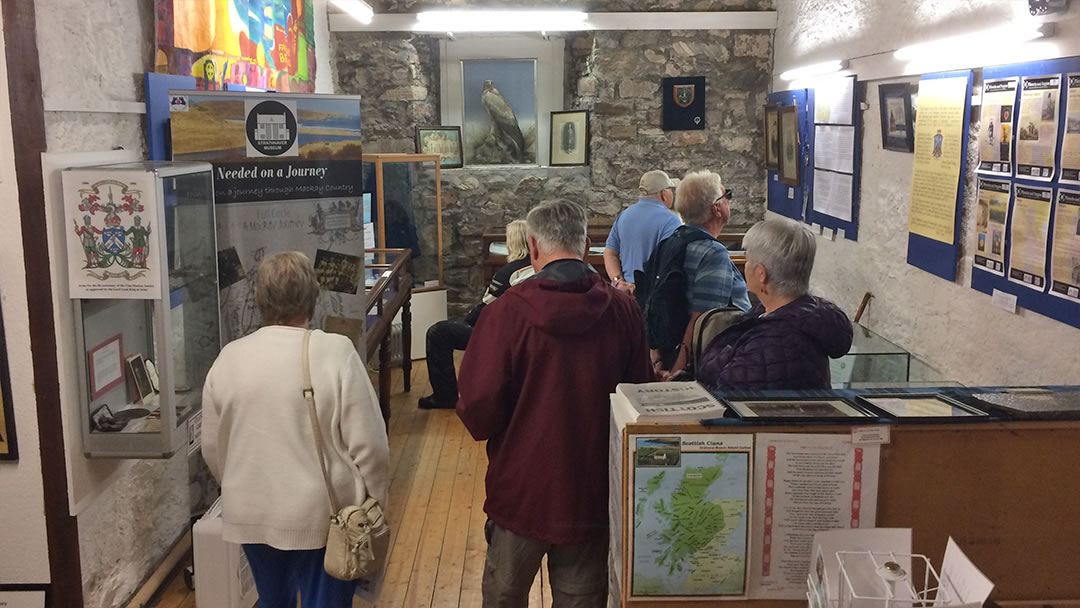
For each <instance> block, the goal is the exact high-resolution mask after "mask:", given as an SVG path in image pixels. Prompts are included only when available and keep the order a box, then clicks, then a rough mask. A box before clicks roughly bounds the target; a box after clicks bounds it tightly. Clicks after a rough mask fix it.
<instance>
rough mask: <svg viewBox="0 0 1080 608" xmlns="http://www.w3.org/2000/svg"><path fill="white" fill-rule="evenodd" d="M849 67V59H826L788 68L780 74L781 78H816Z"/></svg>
mask: <svg viewBox="0 0 1080 608" xmlns="http://www.w3.org/2000/svg"><path fill="white" fill-rule="evenodd" d="M846 67H847V61H841V60H839V59H837V60H835V61H825V62H822V63H815V64H813V65H808V66H806V67H801V68H795V69H794V70H788V71H786V72H784V73H782V74H780V79H781V80H801V79H803V78H814V77H815V76H825V75H827V74H832V73H834V72H839V71H840V70H842V69H844V68H846Z"/></svg>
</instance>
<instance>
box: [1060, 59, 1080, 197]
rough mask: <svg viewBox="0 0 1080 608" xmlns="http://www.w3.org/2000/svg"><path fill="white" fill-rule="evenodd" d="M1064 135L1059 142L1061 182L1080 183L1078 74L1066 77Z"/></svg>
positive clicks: (1079, 85) (1079, 81)
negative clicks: (1066, 104) (1060, 142)
mask: <svg viewBox="0 0 1080 608" xmlns="http://www.w3.org/2000/svg"><path fill="white" fill-rule="evenodd" d="M1066 83H1067V85H1068V91H1067V95H1066V100H1067V103H1068V104H1069V105H1068V106H1067V108H1068V109H1067V110H1066V112H1065V137H1064V139H1063V141H1062V144H1061V182H1062V183H1068V184H1080V74H1069V75H1068V78H1067V79H1066Z"/></svg>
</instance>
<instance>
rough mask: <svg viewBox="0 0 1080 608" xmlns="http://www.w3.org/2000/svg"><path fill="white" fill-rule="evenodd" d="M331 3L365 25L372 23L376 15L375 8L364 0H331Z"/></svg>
mask: <svg viewBox="0 0 1080 608" xmlns="http://www.w3.org/2000/svg"><path fill="white" fill-rule="evenodd" d="M330 4H333V5H334V6H335V7H336V8H337V9H338V10H340V11H342V12H344V13H346V14H348V15H349V16H350V17H352V18H353V19H356V20H357V21H359V22H360V23H363V24H364V25H371V20H372V18H374V17H375V9H373V8H371V5H370V4H368V3H367V2H364V0H330Z"/></svg>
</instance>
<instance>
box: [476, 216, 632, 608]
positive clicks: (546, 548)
mask: <svg viewBox="0 0 1080 608" xmlns="http://www.w3.org/2000/svg"><path fill="white" fill-rule="evenodd" d="M586 222H587V217H586V213H585V210H584V209H583V208H582V207H580V206H579V205H576V204H574V203H571V202H563V201H556V202H551V203H545V204H543V205H540V206H538V207H536V208H535V209H533V210H532V211H531V212H530V213H529V216H528V229H529V252H530V254H531V258H532V264H533V267H534V268H535V269H536V272H537V274H536V275H534V276H533V278H532V279H531V280H529V281H525V282H523V283H520V284H518V285H515V286H514V287H511V288H510V289H509V290H508V291H507V292H506V293H505V294H504V295H503V296H502V297H501V298H499V299H497V300H495V301H494V302H492V303H491V304H489V305H488V306H487V307H486V308H485V309H484V311H483V313H482V314H481V319H482V322H480V323H477V327H476V329H475V330H474V332H473V335H472V337H471V338H470V340H469V349H468V350H467V351H465V359H464V361H463V362H462V364H461V373H460V380H459V390H460V392H461V399H460V400H459V401H458V405H457V412H458V415H459V416H460V417H461V420H462V422H464V423H465V426H466V428H468V429H469V432H470V433H472V436H473V437H474V438H475V439H477V440H478V441H483V440H487V442H488V444H487V453H488V460H489V463H488V472H487V501H486V502H485V503H484V511H485V512H486V513H487V516H488V523H487V527H486V530H485V531H486V533H487V538H488V553H487V564H486V565H485V567H484V580H483V595H484V604H483V605H484V608H493V607H498V608H503V607H507V608H518V607H522V608H524V607H525V606H527V605H528V596H529V588H530V587H531V586H532V582H533V579H534V578H535V577H536V572H537V570H539V568H540V561H541V559H542V558H543V557H544V555H545V554H546V555H547V556H548V571H549V573H550V575H551V590H552V595H553V604H552V605H553V606H554V608H565V607H578V606H581V607H585V606H589V607H594V606H595V607H603V606H604V605H605V603H606V601H607V600H606V587H607V526H608V522H607V479H608V469H607V467H608V458H607V454H608V445H607V443H608V420H609V403H610V402H609V395H610V393H612V392H613V391H614V390H615V385H616V384H618V383H620V382H648V381H651V380H652V379H653V372H652V365H650V362H649V350H648V346H647V344H646V340H645V329H644V326H643V325H642V320H641V313H640V312H639V311H638V308H637V305H636V304H635V303H634V300H633V298H632V297H631V296H629V295H627V294H625V293H622V292H620V291H618V290H616V289H615V288H613V287H611V286H610V285H609V284H608V283H607V281H605V280H603V279H602V278H601V277H600V276H599V275H598V274H596V272H595V271H593V269H592V268H591V267H590V266H589V265H587V264H585V262H584V261H583V258H584V257H585V251H586V249H587V247H588V239H587V237H586V236H585V227H586Z"/></svg>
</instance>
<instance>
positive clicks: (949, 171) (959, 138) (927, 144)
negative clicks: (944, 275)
mask: <svg viewBox="0 0 1080 608" xmlns="http://www.w3.org/2000/svg"><path fill="white" fill-rule="evenodd" d="M967 93H968V78H967V77H966V76H963V77H958V78H932V79H923V80H920V81H919V119H918V121H916V123H915V168H914V169H913V170H912V172H911V206H910V207H909V209H908V231H909V232H912V233H914V234H918V235H921V236H924V237H926V238H929V239H934V240H935V241H941V242H942V243H948V244H950V245H951V244H952V243H953V242H955V231H956V193H957V189H958V188H959V187H960V163H961V154H962V152H963V149H964V147H963V144H964V139H965V138H966V137H967V128H966V125H965V124H964V108H965V106H966V105H967Z"/></svg>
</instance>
